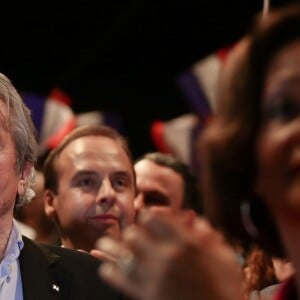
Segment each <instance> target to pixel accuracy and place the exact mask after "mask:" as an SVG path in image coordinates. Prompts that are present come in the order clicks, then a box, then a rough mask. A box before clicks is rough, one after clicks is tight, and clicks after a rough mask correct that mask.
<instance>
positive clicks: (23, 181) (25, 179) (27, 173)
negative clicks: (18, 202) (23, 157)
mask: <svg viewBox="0 0 300 300" xmlns="http://www.w3.org/2000/svg"><path fill="white" fill-rule="evenodd" d="M32 172H33V164H32V163H29V162H28V163H26V165H25V168H24V169H23V171H22V173H21V174H20V178H19V183H18V195H19V196H23V195H24V194H25V191H26V188H27V186H28V184H29V180H30V177H31V176H33V173H32Z"/></svg>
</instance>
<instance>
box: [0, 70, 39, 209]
mask: <svg viewBox="0 0 300 300" xmlns="http://www.w3.org/2000/svg"><path fill="white" fill-rule="evenodd" d="M0 101H3V102H4V103H5V104H6V107H7V111H8V117H7V118H4V116H3V114H2V115H1V125H2V126H3V127H4V129H5V130H7V131H8V132H9V133H10V135H11V137H12V140H13V142H14V144H15V149H16V172H17V174H21V173H22V172H23V171H24V170H25V168H26V167H27V166H28V163H29V164H31V165H32V168H31V173H30V175H29V178H28V184H27V186H26V187H25V193H24V195H22V196H20V195H18V196H17V199H16V206H18V207H20V206H23V205H24V204H25V203H27V202H29V201H30V200H31V198H32V197H33V196H34V191H33V190H32V184H33V181H34V164H35V163H36V160H37V153H38V145H37V141H36V130H35V127H34V124H33V121H32V118H31V112H30V110H29V109H28V107H27V106H26V105H25V104H24V102H23V101H22V98H21V96H20V95H19V93H18V92H17V90H16V89H15V87H14V86H13V85H12V83H11V81H10V80H9V79H8V78H7V77H6V76H5V75H3V74H1V73H0ZM0 113H1V112H0Z"/></svg>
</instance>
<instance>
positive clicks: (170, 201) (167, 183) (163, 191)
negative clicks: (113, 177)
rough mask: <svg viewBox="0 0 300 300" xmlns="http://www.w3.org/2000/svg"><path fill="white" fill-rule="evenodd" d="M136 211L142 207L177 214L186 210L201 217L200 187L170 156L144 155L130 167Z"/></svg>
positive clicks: (186, 168)
mask: <svg viewBox="0 0 300 300" xmlns="http://www.w3.org/2000/svg"><path fill="white" fill-rule="evenodd" d="M134 170H135V173H136V185H137V196H136V197H135V200H134V205H135V209H136V211H137V212H139V211H141V210H142V209H143V208H144V207H151V208H152V209H153V208H155V209H166V208H168V209H170V210H171V211H173V212H175V213H176V212H178V211H180V210H182V209H189V210H192V211H194V212H195V213H196V214H199V215H200V214H202V213H203V208H202V198H201V193H200V186H199V184H198V181H197V179H196V177H195V176H194V174H192V172H191V171H190V170H189V168H188V166H186V165H185V164H184V163H183V162H181V161H180V160H179V159H178V158H176V157H174V156H173V155H171V154H164V153H160V152H152V153H146V154H145V155H143V156H142V157H140V158H138V159H137V160H136V161H135V164H134Z"/></svg>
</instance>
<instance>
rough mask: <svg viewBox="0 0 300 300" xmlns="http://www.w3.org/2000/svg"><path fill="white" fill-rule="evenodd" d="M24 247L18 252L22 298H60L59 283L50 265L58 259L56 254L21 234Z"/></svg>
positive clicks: (26, 299)
mask: <svg viewBox="0 0 300 300" xmlns="http://www.w3.org/2000/svg"><path fill="white" fill-rule="evenodd" d="M23 241H24V248H23V249H22V251H21V254H20V260H19V261H20V269H21V277H22V285H23V297H24V300H40V299H43V300H54V299H62V298H61V293H60V292H61V290H60V289H61V287H60V283H59V282H57V281H56V279H55V276H54V274H53V273H52V271H51V266H52V265H53V264H54V263H55V262H56V261H57V260H58V259H59V256H58V255H57V254H54V253H51V252H50V251H48V250H47V249H45V248H41V247H40V246H39V245H37V244H36V243H34V242H32V241H31V240H29V239H27V238H26V237H24V236H23Z"/></svg>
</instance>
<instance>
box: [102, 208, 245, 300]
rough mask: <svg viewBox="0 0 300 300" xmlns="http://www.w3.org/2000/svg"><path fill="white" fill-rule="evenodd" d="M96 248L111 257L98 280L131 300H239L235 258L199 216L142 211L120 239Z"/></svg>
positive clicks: (104, 242)
mask: <svg viewBox="0 0 300 300" xmlns="http://www.w3.org/2000/svg"><path fill="white" fill-rule="evenodd" d="M97 248H98V249H99V250H101V251H103V252H105V253H108V254H109V255H111V256H112V257H115V262H109V261H107V262H105V263H103V264H102V266H101V267H100V276H102V278H103V279H105V280H106V281H107V282H109V283H110V284H111V285H113V286H114V287H116V288H118V289H120V290H121V291H123V292H124V293H127V294H128V295H129V296H131V297H133V298H135V299H140V300H153V299H160V300H182V299H189V300H193V299H197V300H199V299H210V300H214V299H215V300H220V299H222V300H237V299H243V296H242V295H243V294H242V274H241V268H240V266H239V264H238V262H237V259H236V254H235V252H234V251H233V249H232V248H231V247H230V246H229V245H228V244H227V243H226V242H225V240H224V239H223V237H222V235H221V234H220V232H218V231H216V230H214V229H213V228H212V227H211V226H210V224H209V223H208V222H207V221H206V220H205V219H203V218H196V219H194V220H193V221H192V222H191V220H190V218H188V216H187V215H186V214H180V215H176V216H175V215H174V214H168V213H166V212H165V213H162V212H158V211H151V212H149V211H148V212H145V213H144V214H142V215H141V216H140V218H139V221H138V225H137V226H134V227H132V228H129V229H128V230H125V231H124V234H123V237H122V240H121V241H115V240H112V239H110V238H103V239H100V240H99V242H98V243H97Z"/></svg>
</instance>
